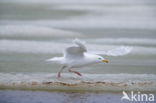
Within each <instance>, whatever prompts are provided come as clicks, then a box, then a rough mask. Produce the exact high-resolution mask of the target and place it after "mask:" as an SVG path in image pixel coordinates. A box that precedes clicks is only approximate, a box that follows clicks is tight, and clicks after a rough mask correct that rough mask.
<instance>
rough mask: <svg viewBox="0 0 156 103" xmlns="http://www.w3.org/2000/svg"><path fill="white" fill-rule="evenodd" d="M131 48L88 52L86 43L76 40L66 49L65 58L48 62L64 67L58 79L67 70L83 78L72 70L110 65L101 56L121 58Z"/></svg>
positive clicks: (52, 59) (56, 58)
mask: <svg viewBox="0 0 156 103" xmlns="http://www.w3.org/2000/svg"><path fill="white" fill-rule="evenodd" d="M130 51H131V48H128V47H127V48H126V47H121V48H117V49H113V50H109V51H107V52H105V51H88V50H87V47H86V45H85V42H83V41H81V40H79V39H74V40H73V45H72V46H69V47H67V48H65V50H64V52H63V54H64V55H63V57H53V58H50V59H48V60H46V61H50V62H56V63H59V64H62V65H63V66H62V67H61V69H60V70H59V72H58V74H57V77H58V78H60V77H61V72H62V71H63V70H64V69H65V68H66V69H68V71H69V72H72V73H75V74H77V75H78V76H82V74H81V73H79V72H78V71H73V70H72V68H81V67H85V66H89V65H92V64H96V63H108V62H109V61H108V60H107V59H105V58H103V57H102V56H100V55H99V54H101V55H107V56H120V55H125V54H128V53H129V52H130Z"/></svg>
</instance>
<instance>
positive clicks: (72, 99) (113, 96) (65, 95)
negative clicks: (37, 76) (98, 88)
mask: <svg viewBox="0 0 156 103" xmlns="http://www.w3.org/2000/svg"><path fill="white" fill-rule="evenodd" d="M121 96H122V94H121V93H99V92H56V91H50V92H49V91H22V90H0V103H113V102H116V103H120V102H121V100H120V98H121ZM121 103H122V102H121ZM124 103H125V102H124Z"/></svg>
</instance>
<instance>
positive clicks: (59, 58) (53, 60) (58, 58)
mask: <svg viewBox="0 0 156 103" xmlns="http://www.w3.org/2000/svg"><path fill="white" fill-rule="evenodd" d="M62 59H63V57H53V58H50V59H47V60H46V61H48V62H50V61H51V62H61V61H62Z"/></svg>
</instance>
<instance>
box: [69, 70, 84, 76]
mask: <svg viewBox="0 0 156 103" xmlns="http://www.w3.org/2000/svg"><path fill="white" fill-rule="evenodd" d="M69 72H72V73H75V74H77V75H79V76H82V74H81V73H79V72H77V71H73V70H71V69H69Z"/></svg>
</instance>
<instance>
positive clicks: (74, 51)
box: [64, 39, 87, 58]
mask: <svg viewBox="0 0 156 103" xmlns="http://www.w3.org/2000/svg"><path fill="white" fill-rule="evenodd" d="M73 44H75V45H73V46H70V47H67V48H66V49H65V52H64V55H65V57H67V58H68V57H71V56H72V57H73V56H74V57H82V56H83V53H84V52H86V51H87V49H86V46H85V43H84V42H82V41H80V40H79V39H75V40H73Z"/></svg>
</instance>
